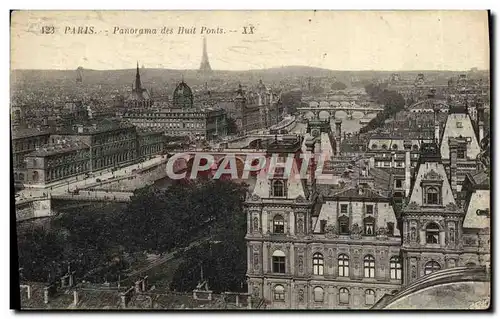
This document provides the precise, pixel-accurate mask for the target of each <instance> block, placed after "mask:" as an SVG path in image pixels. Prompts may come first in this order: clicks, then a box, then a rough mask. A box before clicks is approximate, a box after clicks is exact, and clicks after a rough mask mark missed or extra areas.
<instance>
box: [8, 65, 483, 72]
mask: <svg viewBox="0 0 500 319" xmlns="http://www.w3.org/2000/svg"><path fill="white" fill-rule="evenodd" d="M294 67H301V68H310V69H319V70H323V71H330V72H394V73H396V72H470V71H471V70H472V69H476V70H475V71H477V72H484V71H490V69H489V68H488V69H481V68H476V67H471V68H468V69H404V70H403V69H400V70H394V69H392V70H385V69H378V70H377V69H357V70H334V69H328V68H323V67H317V66H306V65H287V66H274V67H269V68H262V69H241V70H224V69H220V70H219V69H212V71H211V72H250V71H266V70H271V69H285V68H294ZM78 68H79V67H77V68H75V69H38V68H15V69H13V68H11V69H10V71H11V72H12V71H76V70H77V69H78ZM82 69H83V70H88V71H124V70H136V68H135V67H134V68H130V69H129V68H125V69H122V68H117V69H92V68H84V67H82ZM140 69H150V70H169V71H196V72H200V70H199V68H196V69H172V68H166V67H149V68H148V67H141V68H140Z"/></svg>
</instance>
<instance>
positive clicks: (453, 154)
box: [448, 138, 458, 196]
mask: <svg viewBox="0 0 500 319" xmlns="http://www.w3.org/2000/svg"><path fill="white" fill-rule="evenodd" d="M448 145H449V147H450V184H451V190H452V192H453V195H454V196H456V194H457V152H458V143H457V140H456V139H454V138H450V139H449V140H448Z"/></svg>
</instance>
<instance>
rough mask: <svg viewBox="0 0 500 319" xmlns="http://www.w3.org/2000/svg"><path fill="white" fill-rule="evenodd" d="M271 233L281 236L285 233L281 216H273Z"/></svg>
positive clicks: (283, 220)
mask: <svg viewBox="0 0 500 319" xmlns="http://www.w3.org/2000/svg"><path fill="white" fill-rule="evenodd" d="M273 232H274V233H275V234H283V233H284V232H285V219H284V218H283V216H281V215H276V216H274V219H273Z"/></svg>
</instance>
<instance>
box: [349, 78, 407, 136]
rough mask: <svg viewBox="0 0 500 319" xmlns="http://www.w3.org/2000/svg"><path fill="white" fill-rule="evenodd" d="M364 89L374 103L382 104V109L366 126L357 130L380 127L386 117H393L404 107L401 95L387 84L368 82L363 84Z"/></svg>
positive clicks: (363, 131) (362, 130) (365, 131)
mask: <svg viewBox="0 0 500 319" xmlns="http://www.w3.org/2000/svg"><path fill="white" fill-rule="evenodd" d="M365 91H366V93H368V95H370V97H371V98H372V99H374V100H375V102H376V103H378V104H381V105H384V110H383V111H382V112H379V113H378V114H377V116H376V117H375V118H373V119H372V120H371V121H370V122H368V124H367V125H366V126H364V127H362V128H361V129H360V130H359V132H360V133H367V132H369V131H371V130H373V129H376V128H378V127H382V126H383V125H384V123H385V121H386V120H387V119H389V118H391V117H393V116H394V115H395V114H396V113H397V112H399V111H402V110H403V109H404V107H405V99H404V98H403V96H402V95H401V94H399V93H397V92H395V91H391V90H388V89H387V84H373V83H370V84H368V85H366V86H365Z"/></svg>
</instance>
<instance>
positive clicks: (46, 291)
mask: <svg viewBox="0 0 500 319" xmlns="http://www.w3.org/2000/svg"><path fill="white" fill-rule="evenodd" d="M43 302H44V303H45V304H48V303H49V287H45V288H43Z"/></svg>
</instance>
